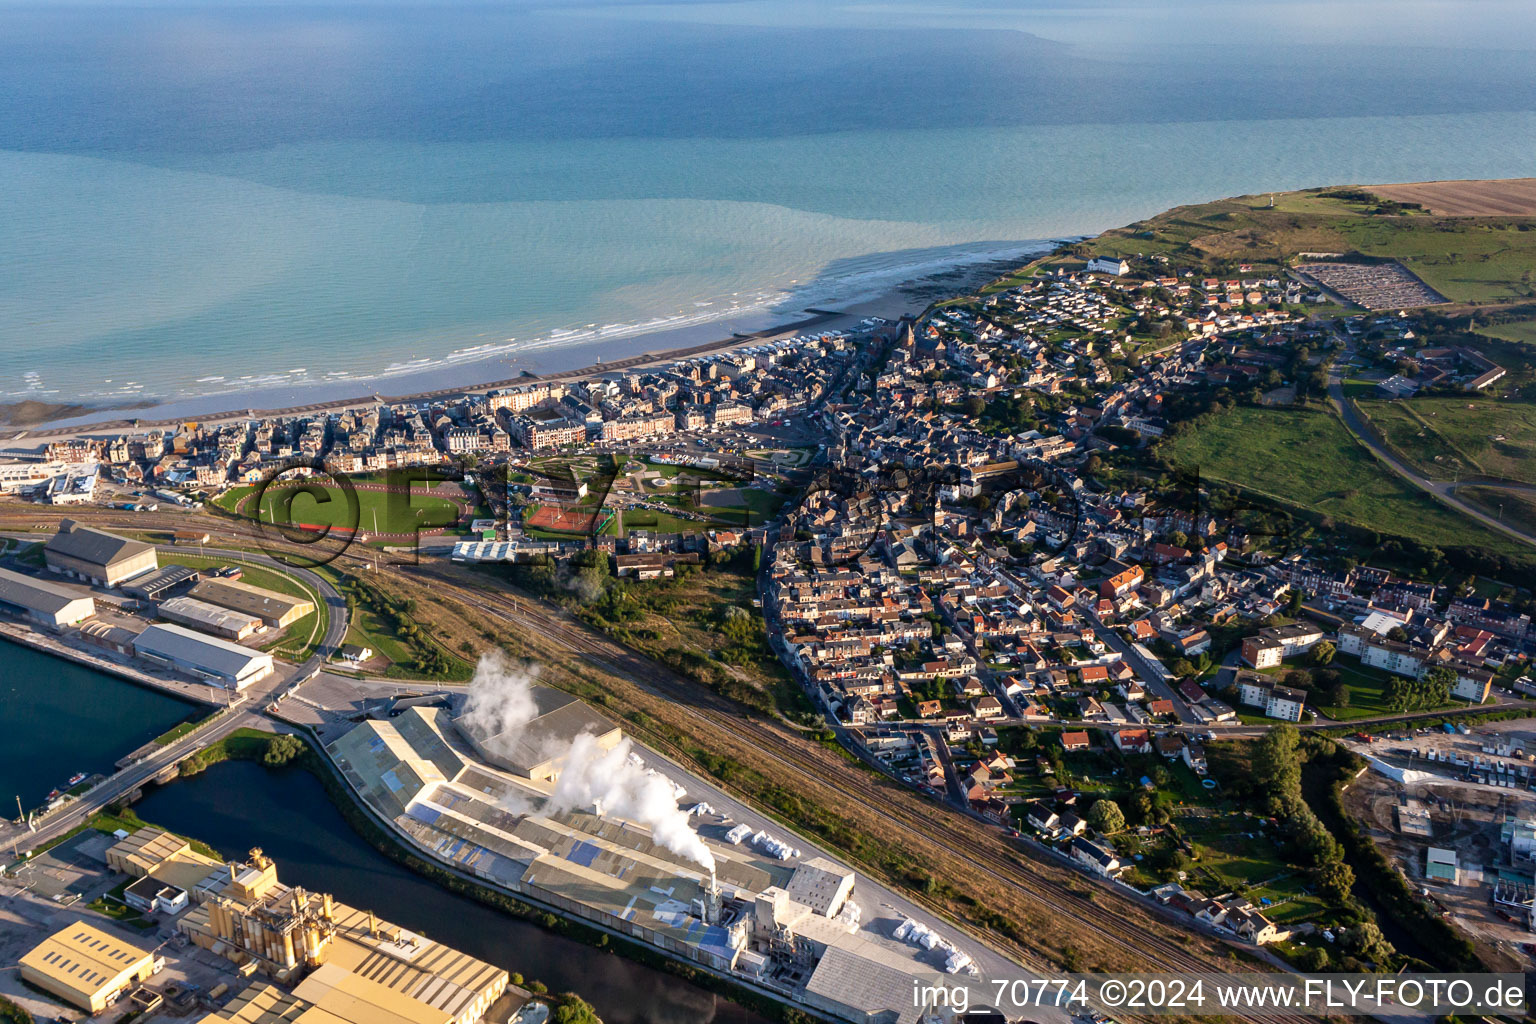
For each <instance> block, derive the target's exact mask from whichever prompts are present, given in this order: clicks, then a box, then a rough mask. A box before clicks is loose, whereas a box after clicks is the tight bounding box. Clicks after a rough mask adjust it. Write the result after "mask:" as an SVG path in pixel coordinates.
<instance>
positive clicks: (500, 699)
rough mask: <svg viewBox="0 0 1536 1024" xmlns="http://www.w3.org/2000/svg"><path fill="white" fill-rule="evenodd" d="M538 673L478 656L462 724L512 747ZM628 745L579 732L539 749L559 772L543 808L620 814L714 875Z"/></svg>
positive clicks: (534, 710)
mask: <svg viewBox="0 0 1536 1024" xmlns="http://www.w3.org/2000/svg"><path fill="white" fill-rule="evenodd" d="M537 676H538V666H536V665H535V666H523V665H518V664H516V663H514V662H513V661H511V660H510V659H509V658H507V657H506V655H504V654H502V653H501V652H500V651H492V652H490V653H488V654H486V655H484V656H482V657H481V659H480V663H479V664H478V665H477V666H475V676H474V678H473V679H472V680H470V684H469V700H468V702H467V703H466V704H465V706H464V713H463V715H462V716H461V719H460V720H461V722H462V724H463V725H465V726H467V727H468V728H469V729H470V730H471V731H472V732H474V733H475V734H476V735H477V736H484V737H496V738H497V740H498V741H499V742H500V743H502V744H506V745H508V746H512V745H515V744H516V743H517V741H518V740H519V739H521V737H522V732H523V730H524V729H525V728H527V726H528V723H530V722H532V721H533V720H534V719H535V718H537V717H538V714H539V709H538V704H537V702H536V701H535V700H534V699H533V689H532V687H533V681H534V679H535V678H537ZM630 749H631V744H630V741H629V739H628V738H625V739H624V740H622V741H621V742H620V743H619V744H618V746H616V747H614V748H613V749H612V750H604V749H603V748H602V747H601V746H599V745H598V742H597V738H596V737H595V736H593V735H591V734H590V733H582V734H581V735H579V736H577V737H576V738H575V739H574V740H572V741H571V742H570V743H569V744H568V745H567V746H566V749H565V750H563V751H562V750H558V749H548V750H546V751H545V752H546V754H547V755H548V756H549V757H551V758H552V759H553V760H554V761H555V762H556V763H557V764H558V766H559V777H558V779H557V781H556V783H555V792H554V794H553V795H552V796H551V797H550V799H549V802H548V804H547V806H546V807H545V810H546V811H547V812H549V813H552V814H559V813H561V812H563V811H570V810H577V809H583V808H587V807H593V808H596V810H597V812H598V813H599V814H611V815H614V816H616V817H620V818H626V819H628V820H630V821H633V822H635V823H636V824H638V825H643V826H645V827H646V828H647V829H649V830H650V832H651V837H652V838H653V839H655V841H656V842H657V843H658V844H659V845H661V846H662V847H664V848H665V849H668V850H671V851H672V852H673V853H675V854H677V855H678V856H680V857H686V858H688V859H689V860H691V861H693V862H694V863H696V864H698V865H700V866H702V867H703V868H704V869H705V870H707V871H709V873H710V874H711V875H713V874H714V871H715V858H714V855H713V854H711V853H710V851H709V847H708V846H706V845H704V840H702V839H700V838H699V834H698V833H697V832H695V831H694V830H693V826H692V825H690V824H689V823H688V812H687V811H685V810H682V809H681V808H679V807H678V806H677V799H678V798H677V795H676V793H675V792H674V790H673V788H672V785H671V783H669V782H668V781H667V780H666V779H664V778H662V777H660V776H657V775H651V774H649V773H647V772H646V770H645V768H644V767H642V766H641V765H639V764H636V763H635V762H634V761H631V760H630V756H629V755H630Z"/></svg>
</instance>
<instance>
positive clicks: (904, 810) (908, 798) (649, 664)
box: [415, 566, 1294, 1021]
mask: <svg viewBox="0 0 1536 1024" xmlns="http://www.w3.org/2000/svg"><path fill="white" fill-rule="evenodd" d="M415 572H416V573H418V574H421V575H426V576H430V577H432V578H433V581H434V589H438V588H440V587H443V586H444V585H447V586H449V587H451V588H452V589H454V590H455V591H457V592H456V593H455V594H454V597H455V599H457V600H459V601H462V602H463V603H465V604H466V605H469V606H471V607H474V608H476V609H478V610H480V611H481V612H482V613H485V614H487V615H490V616H492V617H494V618H496V619H499V620H501V621H503V622H505V623H507V624H508V625H509V626H512V627H514V628H517V629H520V630H525V631H528V632H530V633H537V634H539V635H541V636H544V637H546V638H548V639H549V640H552V641H554V642H555V643H557V644H558V645H560V646H562V647H565V648H568V649H569V650H570V651H571V654H572V656H573V657H581V658H585V659H586V660H588V661H591V662H593V663H594V664H596V665H598V666H600V667H602V668H604V669H606V670H607V671H610V672H614V673H616V674H620V675H623V676H625V677H626V678H629V679H630V680H632V681H634V682H635V683H636V684H637V685H638V686H640V687H641V688H642V689H645V690H647V691H649V692H651V693H653V694H656V695H658V696H661V697H663V698H666V699H668V700H670V701H671V702H673V703H674V704H675V705H676V706H677V707H678V708H679V709H680V710H681V712H682V713H683V714H685V715H687V716H688V717H690V718H693V719H695V720H696V721H697V723H698V725H697V728H698V730H699V733H698V734H699V735H706V734H708V733H710V732H719V731H726V732H729V733H731V734H733V735H736V736H738V737H739V738H741V739H743V740H746V741H748V742H750V743H751V744H752V745H753V746H754V747H755V748H756V749H757V750H758V752H759V754H760V755H761V756H762V757H764V758H766V759H768V760H770V761H772V762H774V763H776V764H777V765H778V766H779V767H780V768H781V769H782V770H784V771H786V772H788V773H790V774H791V775H793V776H794V777H796V778H797V779H800V780H802V781H803V783H804V785H805V786H806V787H807V791H809V792H814V791H815V788H820V787H823V786H826V785H829V784H831V785H834V786H835V788H836V789H837V790H838V792H839V793H840V794H841V795H842V796H843V797H844V798H845V799H847V800H849V801H855V802H857V803H859V804H862V805H863V806H864V807H865V808H866V809H868V810H869V811H870V812H871V813H873V814H874V815H876V816H877V817H879V818H881V819H883V820H884V821H886V822H887V823H889V824H890V825H891V826H893V827H895V828H898V829H900V830H902V831H903V832H905V833H909V834H912V835H915V836H917V837H918V838H920V839H921V840H922V841H923V842H925V843H927V844H929V845H930V846H931V847H932V848H933V849H935V850H939V851H942V852H943V853H945V854H946V855H948V856H951V857H955V858H958V859H961V860H963V861H965V862H968V863H970V864H971V865H973V866H975V867H976V868H978V869H980V870H982V871H984V872H986V873H987V874H988V875H989V876H990V877H991V878H992V879H993V884H994V885H996V886H997V887H999V889H1001V890H1008V891H1010V892H1013V893H1015V894H1017V895H1019V896H1021V897H1023V898H1025V899H1027V900H1029V901H1030V902H1032V903H1034V904H1037V905H1039V906H1040V907H1041V908H1042V910H1044V912H1046V913H1048V914H1051V915H1055V916H1057V917H1060V918H1064V919H1065V918H1070V919H1072V920H1075V921H1077V922H1078V923H1079V925H1080V926H1081V927H1083V928H1085V929H1088V930H1090V931H1092V932H1094V933H1095V936H1096V937H1097V938H1098V939H1099V940H1101V941H1103V942H1105V943H1107V944H1109V945H1112V946H1115V947H1118V948H1119V949H1121V950H1122V951H1123V952H1124V953H1126V954H1127V955H1129V956H1131V957H1133V958H1134V959H1135V960H1136V961H1137V962H1140V963H1144V964H1146V965H1147V969H1149V970H1159V971H1163V972H1164V973H1177V974H1187V973H1191V972H1209V971H1212V970H1221V969H1222V968H1221V964H1220V962H1219V961H1214V960H1212V959H1211V958H1209V957H1208V956H1206V955H1204V954H1202V953H1200V952H1199V951H1191V950H1189V949H1186V948H1185V947H1184V945H1183V943H1182V942H1181V941H1177V940H1175V939H1172V938H1165V937H1163V936H1162V935H1160V934H1157V933H1155V932H1153V931H1151V930H1149V929H1148V927H1147V922H1146V920H1145V919H1140V918H1138V917H1137V916H1136V915H1134V914H1131V913H1129V911H1130V910H1131V907H1132V906H1135V907H1136V908H1138V909H1140V910H1142V911H1144V912H1147V913H1150V914H1152V915H1155V916H1156V917H1158V918H1164V917H1167V916H1168V915H1170V914H1172V913H1173V912H1172V911H1169V910H1168V909H1167V908H1164V907H1161V906H1159V905H1155V904H1151V903H1149V902H1146V901H1140V900H1131V899H1129V898H1128V897H1127V896H1126V895H1125V891H1124V889H1123V888H1121V887H1119V886H1115V885H1112V884H1111V883H1108V882H1103V881H1100V880H1097V879H1094V878H1092V877H1091V876H1088V875H1074V877H1073V882H1072V884H1071V885H1067V884H1064V883H1062V882H1059V881H1056V880H1055V879H1053V878H1051V877H1049V876H1048V875H1046V874H1045V873H1043V872H1042V871H1041V870H1040V868H1041V864H1040V863H1039V861H1038V860H1036V859H1035V858H1038V857H1041V855H1040V854H1039V853H1037V852H1036V851H1035V850H1034V848H1033V847H1030V846H1027V845H1025V844H1023V843H1022V842H1021V841H1020V840H1017V839H1014V838H1012V837H1010V836H1009V835H1008V833H1007V832H1006V831H1005V830H1004V829H1003V828H1002V827H1000V826H998V825H997V824H995V823H989V822H985V821H983V820H981V819H979V818H977V817H976V816H974V815H972V814H971V813H969V812H967V811H964V810H961V809H960V808H958V807H955V806H954V805H952V804H949V803H946V802H941V801H925V800H922V799H921V798H919V797H917V796H916V795H915V794H914V793H913V792H912V791H911V790H910V789H908V788H907V787H906V786H905V785H903V784H901V783H899V782H893V781H892V780H890V778H889V776H888V774H886V773H884V771H883V770H881V774H880V775H878V776H877V775H875V774H873V773H868V772H863V771H855V770H849V769H848V767H847V766H846V764H845V763H844V762H842V761H840V760H839V759H837V758H836V757H835V756H834V755H829V754H828V753H827V752H826V751H825V750H824V749H823V748H821V747H819V746H818V745H817V744H814V743H810V742H807V741H805V740H804V739H803V738H801V737H798V736H791V735H789V734H788V731H787V730H786V729H784V728H783V727H782V726H779V725H777V724H776V723H775V722H773V721H765V720H763V719H760V718H758V717H756V716H751V715H745V714H743V712H742V708H741V706H740V705H738V704H735V703H734V702H732V701H731V700H730V699H729V698H726V697H722V696H720V695H718V694H715V693H713V692H711V691H710V690H708V689H706V688H705V687H703V686H701V685H700V684H698V683H694V682H692V681H691V680H688V679H685V678H683V677H681V676H679V675H677V674H676V673H675V672H673V671H672V670H671V669H669V668H667V667H666V666H664V665H660V664H658V663H656V662H654V661H652V660H651V659H649V658H646V657H644V656H642V655H639V654H637V653H636V652H634V651H633V650H631V649H630V648H627V647H624V646H623V645H621V644H619V643H618V642H616V641H613V640H611V639H609V638H608V637H606V636H604V635H602V634H601V633H598V632H596V631H594V630H592V629H591V628H590V627H588V626H586V625H585V624H583V623H580V622H579V621H577V620H574V619H572V618H571V617H570V616H568V615H566V614H565V613H563V612H561V611H559V610H558V609H554V608H551V607H550V606H548V605H545V604H543V603H542V602H540V601H539V600H537V599H536V598H531V597H525V596H519V597H518V598H517V599H516V601H515V603H514V601H513V599H512V598H511V597H510V595H507V594H506V593H505V592H502V591H493V590H488V589H484V588H482V587H479V586H476V585H468V586H466V584H465V581H464V578H463V576H462V574H461V573H459V572H456V571H454V570H453V569H452V568H447V567H444V568H440V567H436V566H422V567H419V568H417V569H416V570H415ZM838 734H839V739H840V740H841V741H842V742H843V744H844V746H845V747H849V749H851V750H852V752H853V753H855V754H856V755H858V756H861V757H862V756H863V755H861V754H860V751H859V750H858V749H854V748H852V747H850V745H849V743H848V738H847V735H846V731H845V730H844V729H842V728H841V727H839V728H838ZM662 752H663V753H666V754H668V755H669V756H673V757H676V758H678V759H679V760H681V761H682V762H684V763H687V762H688V761H689V758H688V756H687V754H686V752H683V751H676V750H670V749H665V748H662ZM866 763H868V762H867V761H866ZM871 767H876V768H877V770H880V769H879V768H878V766H874V765H871ZM813 787H814V788H813ZM1053 867H1055V868H1056V870H1061V868H1060V862H1059V861H1054V860H1053ZM1090 891H1091V892H1092V894H1093V895H1092V896H1091V897H1086V898H1089V899H1091V900H1092V902H1091V903H1085V902H1084V900H1085V896H1084V895H1083V894H1084V893H1085V892H1090ZM1189 923H1190V922H1189V919H1188V918H1187V917H1184V918H1182V919H1174V918H1169V920H1168V924H1169V930H1170V932H1173V931H1178V932H1183V931H1185V930H1186V929H1187V928H1188V927H1189ZM1212 937H1213V938H1214V939H1215V940H1216V941H1218V942H1224V943H1227V944H1229V945H1231V946H1233V947H1235V948H1237V949H1241V950H1243V951H1244V952H1245V953H1248V954H1254V953H1255V952H1256V951H1255V949H1254V947H1252V946H1250V945H1248V944H1246V943H1243V942H1235V941H1231V940H1229V939H1227V938H1225V937H1221V936H1212ZM1258 955H1260V956H1262V955H1263V954H1258ZM1032 959H1033V958H1027V957H1026V961H1025V966H1026V967H1029V968H1031V969H1034V970H1039V971H1044V972H1047V973H1050V972H1051V971H1052V968H1051V966H1050V965H1048V964H1042V963H1038V962H1034V963H1032V962H1030V961H1031V960H1032ZM1247 1019H1249V1020H1269V1021H1275V1020H1278V1019H1284V1018H1281V1017H1278V1016H1275V1015H1269V1016H1266V1015H1260V1014H1254V1015H1248V1018H1247ZM1293 1019H1294V1018H1293Z"/></svg>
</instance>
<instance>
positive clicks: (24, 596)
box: [0, 569, 96, 631]
mask: <svg viewBox="0 0 1536 1024" xmlns="http://www.w3.org/2000/svg"><path fill="white" fill-rule="evenodd" d="M0 610H3V611H7V612H10V613H11V614H13V615H18V616H21V617H22V618H26V619H31V620H32V621H33V622H36V623H38V624H39V625H43V626H47V627H48V628H49V629H52V630H55V631H57V630H62V629H64V628H65V627H66V626H78V625H80V623H82V622H84V621H85V620H86V619H88V618H90V617H91V616H92V615H95V614H96V602H95V601H94V600H93V599H92V598H91V596H90V595H89V594H77V593H75V592H74V591H72V590H69V589H68V588H66V587H61V586H59V585H58V584H56V583H48V582H46V581H44V580H39V579H34V578H32V577H31V576H26V575H23V574H22V573H19V572H12V571H11V570H9V569H0Z"/></svg>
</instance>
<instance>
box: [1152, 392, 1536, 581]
mask: <svg viewBox="0 0 1536 1024" xmlns="http://www.w3.org/2000/svg"><path fill="white" fill-rule="evenodd" d="M1159 451H1160V452H1161V453H1162V454H1163V455H1165V456H1166V457H1168V458H1169V459H1170V460H1171V461H1172V462H1174V464H1175V465H1177V466H1180V467H1183V468H1188V469H1191V470H1198V471H1199V472H1200V474H1201V475H1202V476H1204V477H1210V478H1213V479H1216V480H1220V481H1223V482H1226V483H1229V484H1235V485H1237V486H1239V487H1242V488H1245V489H1247V490H1249V491H1252V492H1256V493H1258V494H1261V495H1264V496H1267V497H1270V498H1274V499H1277V500H1279V501H1281V502H1286V503H1289V504H1292V505H1302V506H1305V507H1307V508H1309V509H1312V510H1315V511H1318V512H1322V513H1324V514H1326V515H1329V516H1332V517H1334V518H1335V519H1339V520H1344V521H1348V522H1350V523H1354V524H1356V525H1358V526H1363V527H1367V528H1369V529H1372V530H1376V531H1378V532H1380V533H1384V534H1393V535H1396V536H1399V537H1407V538H1411V539H1413V540H1416V541H1418V542H1420V543H1422V544H1427V545H1435V546H1439V547H1458V546H1462V545H1468V544H1476V545H1479V546H1482V547H1485V548H1488V549H1491V550H1497V551H1519V552H1522V553H1523V552H1524V550H1525V548H1524V547H1523V546H1522V545H1519V544H1518V542H1516V541H1513V540H1509V539H1506V538H1505V537H1503V536H1502V535H1501V534H1495V533H1494V532H1493V531H1491V530H1487V529H1484V528H1482V527H1479V526H1476V525H1474V524H1472V523H1469V522H1467V521H1466V519H1465V518H1464V517H1462V516H1460V515H1458V514H1457V513H1455V512H1453V511H1451V510H1450V509H1447V508H1445V507H1444V506H1442V505H1440V504H1439V503H1438V502H1436V501H1435V500H1434V499H1433V498H1431V497H1429V496H1428V495H1425V494H1423V493H1422V492H1420V491H1418V490H1417V489H1415V488H1414V487H1413V486H1412V485H1411V484H1409V483H1407V482H1405V481H1403V480H1400V479H1399V478H1398V477H1397V476H1395V475H1394V474H1393V473H1392V472H1391V471H1390V470H1387V469H1386V468H1384V467H1383V466H1381V465H1380V464H1379V463H1377V462H1376V460H1375V459H1374V458H1373V457H1372V456H1371V454H1370V453H1369V452H1368V451H1367V450H1366V449H1365V448H1364V447H1363V446H1362V445H1360V444H1359V443H1357V442H1356V441H1355V440H1354V438H1353V437H1351V436H1350V434H1349V431H1348V430H1347V429H1345V427H1344V425H1343V424H1342V423H1340V422H1339V421H1338V419H1337V418H1336V417H1334V416H1333V415H1332V414H1331V413H1328V412H1323V411H1320V410H1316V409H1282V408H1253V407H1247V406H1243V407H1238V408H1235V409H1233V410H1232V411H1230V412H1227V413H1224V414H1222V415H1221V416H1219V417H1216V418H1215V419H1212V420H1203V421H1200V422H1199V423H1196V424H1191V425H1189V426H1188V427H1186V428H1185V429H1184V431H1183V432H1182V433H1179V434H1177V435H1176V436H1174V437H1173V438H1171V439H1169V440H1165V441H1164V442H1163V443H1162V444H1161V445H1160V446H1159Z"/></svg>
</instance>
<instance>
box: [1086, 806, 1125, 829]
mask: <svg viewBox="0 0 1536 1024" xmlns="http://www.w3.org/2000/svg"><path fill="white" fill-rule="evenodd" d="M1088 824H1089V826H1090V827H1091V828H1093V830H1094V831H1096V832H1102V833H1104V834H1105V835H1107V836H1111V835H1114V834H1115V833H1116V832H1124V831H1125V812H1124V811H1122V810H1121V809H1120V805H1119V804H1117V803H1115V802H1114V801H1113V800H1100V801H1098V802H1097V803H1095V804H1094V805H1093V806H1092V807H1090V808H1088Z"/></svg>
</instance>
